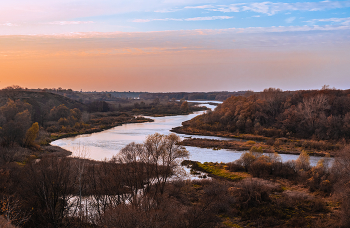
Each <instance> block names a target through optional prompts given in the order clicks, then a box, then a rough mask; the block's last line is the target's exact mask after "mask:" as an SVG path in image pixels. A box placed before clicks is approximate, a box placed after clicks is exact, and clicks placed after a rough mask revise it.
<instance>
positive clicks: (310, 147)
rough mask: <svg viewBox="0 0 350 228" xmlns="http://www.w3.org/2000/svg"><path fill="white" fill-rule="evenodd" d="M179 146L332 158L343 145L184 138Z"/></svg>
mask: <svg viewBox="0 0 350 228" xmlns="http://www.w3.org/2000/svg"><path fill="white" fill-rule="evenodd" d="M181 145H183V146H194V147H201V148H214V149H217V150H220V149H231V150H237V151H245V150H248V151H253V152H259V151H260V152H264V153H279V154H300V153H302V152H303V151H305V152H307V153H308V154H309V155H312V156H322V157H326V156H334V155H336V153H337V152H338V151H339V149H341V148H342V147H343V146H344V145H341V144H338V143H337V144H336V145H333V144H331V143H326V142H324V141H313V140H295V141H294V140H290V141H289V140H287V139H285V140H279V139H277V140H267V141H266V142H259V141H253V140H234V139H233V140H216V139H201V138H190V139H188V138H185V139H184V140H183V141H182V142H181Z"/></svg>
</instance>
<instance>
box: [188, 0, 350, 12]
mask: <svg viewBox="0 0 350 228" xmlns="http://www.w3.org/2000/svg"><path fill="white" fill-rule="evenodd" d="M347 7H350V1H321V2H296V3H284V2H276V3H274V2H269V1H266V2H255V3H238V4H230V5H217V6H210V7H207V5H203V6H196V7H185V8H201V9H205V10H209V11H219V12H223V13H229V12H242V11H251V12H256V13H262V14H267V15H274V14H276V13H278V12H281V11H322V10H328V9H338V8H347Z"/></svg>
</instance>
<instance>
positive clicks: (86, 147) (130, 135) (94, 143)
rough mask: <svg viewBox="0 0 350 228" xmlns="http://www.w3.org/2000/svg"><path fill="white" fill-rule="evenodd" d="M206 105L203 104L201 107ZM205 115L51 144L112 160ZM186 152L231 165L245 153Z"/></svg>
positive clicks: (191, 149)
mask: <svg viewBox="0 0 350 228" xmlns="http://www.w3.org/2000/svg"><path fill="white" fill-rule="evenodd" d="M202 102H203V101H201V103H202ZM209 102H210V103H220V102H213V101H208V102H207V103H205V104H203V105H205V106H206V107H208V108H211V109H214V108H215V106H214V105H210V104H208V103H209ZM202 113H203V111H200V112H196V113H193V114H190V115H178V116H165V117H148V118H152V119H153V120H154V122H148V123H132V124H123V125H122V126H117V127H114V128H112V129H109V130H106V131H102V132H98V133H92V134H87V135H80V136H76V137H71V138H64V139H59V140H56V141H54V142H52V143H51V144H52V145H54V146H59V147H62V148H64V149H66V150H69V151H71V152H72V153H73V154H72V156H80V157H81V156H83V157H85V158H90V159H93V160H104V159H110V158H112V157H113V156H114V155H117V154H118V152H119V151H120V150H121V149H122V148H123V147H125V146H126V145H127V144H129V143H131V142H136V143H142V142H143V141H144V140H145V139H146V136H147V135H151V134H154V133H160V134H170V133H171V132H170V130H171V129H172V128H174V127H178V126H181V123H182V122H183V121H187V120H190V119H192V118H194V117H195V116H197V115H200V114H202ZM179 136H180V137H182V138H184V137H193V138H194V137H195V138H208V139H220V140H237V139H230V138H222V137H214V136H198V135H183V134H179ZM186 149H187V150H188V151H189V152H190V158H189V159H190V160H193V161H199V162H225V163H227V162H232V161H234V160H237V159H239V157H240V156H241V154H242V153H244V151H234V150H226V149H221V150H214V149H206V148H198V147H189V146H186ZM280 155H281V158H282V161H288V160H295V159H297V158H298V155H287V154H280ZM319 159H320V157H314V156H310V163H311V165H316V164H317V162H318V160H319Z"/></svg>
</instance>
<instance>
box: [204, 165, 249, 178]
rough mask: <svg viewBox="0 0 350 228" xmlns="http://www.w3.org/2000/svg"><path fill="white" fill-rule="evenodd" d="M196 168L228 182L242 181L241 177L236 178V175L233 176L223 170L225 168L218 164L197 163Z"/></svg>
mask: <svg viewBox="0 0 350 228" xmlns="http://www.w3.org/2000/svg"><path fill="white" fill-rule="evenodd" d="M197 165H198V167H199V168H200V169H201V170H203V171H204V172H206V173H210V174H212V175H214V176H217V177H222V178H225V179H228V180H232V181H238V180H242V179H243V177H241V176H238V175H236V174H233V173H231V172H229V171H227V170H225V167H224V166H223V165H220V164H215V163H212V162H210V163H208V162H204V163H203V164H202V163H200V162H197Z"/></svg>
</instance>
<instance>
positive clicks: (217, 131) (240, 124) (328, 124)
mask: <svg viewBox="0 0 350 228" xmlns="http://www.w3.org/2000/svg"><path fill="white" fill-rule="evenodd" d="M349 103H350V90H331V89H327V88H324V89H322V90H314V91H295V92H291V91H287V92H282V91H281V90H279V89H272V88H270V89H266V90H264V91H263V92H261V93H254V94H253V95H251V96H249V97H243V96H239V97H230V98H228V99H227V100H225V101H224V102H223V103H222V104H220V105H219V106H218V107H217V108H216V109H215V110H214V111H208V112H207V113H205V114H203V115H200V116H197V117H195V118H193V119H192V120H189V121H186V122H184V123H183V126H182V127H181V128H176V129H174V131H175V132H178V133H188V134H204V135H215V136H224V137H235V138H246V139H248V140H257V141H263V142H264V145H265V146H266V147H269V146H270V147H271V146H273V147H274V148H272V149H274V150H282V151H284V150H287V151H291V152H293V151H295V150H297V151H300V149H302V150H305V149H306V150H310V151H313V152H315V153H318V152H326V153H329V152H330V153H333V154H334V152H335V151H337V150H339V149H340V148H341V147H342V146H343V145H345V144H346V143H348V142H349V140H350V133H349V132H350V106H349ZM254 138H256V139H254ZM279 147H281V149H279ZM298 148H300V149H298Z"/></svg>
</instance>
